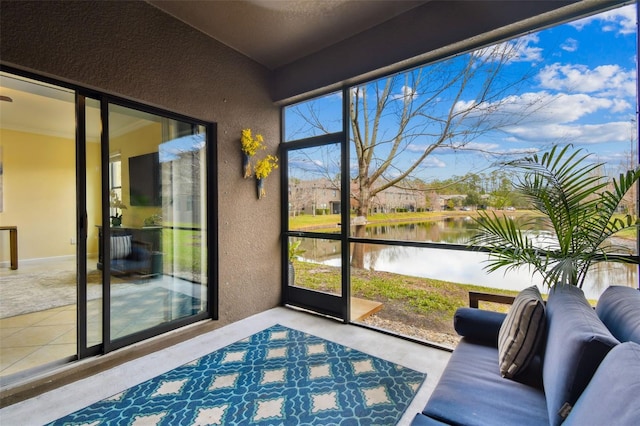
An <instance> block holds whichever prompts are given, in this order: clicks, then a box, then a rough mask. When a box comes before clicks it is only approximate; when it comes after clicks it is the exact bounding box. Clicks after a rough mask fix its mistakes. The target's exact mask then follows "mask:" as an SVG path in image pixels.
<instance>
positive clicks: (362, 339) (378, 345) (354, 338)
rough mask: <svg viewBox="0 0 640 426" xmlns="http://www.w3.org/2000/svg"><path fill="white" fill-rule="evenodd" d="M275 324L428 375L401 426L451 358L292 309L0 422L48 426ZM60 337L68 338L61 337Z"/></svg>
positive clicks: (0, 415) (131, 365)
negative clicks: (56, 420) (51, 422)
mask: <svg viewBox="0 0 640 426" xmlns="http://www.w3.org/2000/svg"><path fill="white" fill-rule="evenodd" d="M63 312H64V311H61V312H60V313H61V314H62V313H63ZM274 324H282V325H284V326H287V327H291V328H295V329H297V330H301V331H304V332H307V333H311V334H314V335H316V336H319V337H322V338H325V339H327V340H332V341H334V342H337V343H340V344H343V345H345V346H349V347H352V348H354V349H357V350H360V351H362V352H366V353H369V354H371V355H374V356H378V357H380V358H383V359H386V360H388V361H391V362H395V363H397V364H400V365H404V366H406V367H409V368H413V369H415V370H418V371H422V372H425V373H427V379H426V381H425V383H424V384H423V386H422V387H421V388H420V390H419V391H418V394H417V395H416V397H415V399H414V401H413V402H412V404H411V405H410V406H409V408H408V409H407V412H406V413H405V415H404V416H403V418H402V420H401V421H400V423H399V424H400V425H408V424H409V423H410V422H411V419H412V418H413V416H414V415H415V413H417V412H419V411H421V409H422V407H423V406H424V404H425V403H426V401H427V399H428V398H429V395H430V394H431V392H432V391H433V389H434V387H435V385H436V383H437V381H438V380H439V378H440V375H441V374H442V371H443V369H444V367H445V365H446V363H447V361H448V360H449V356H450V354H449V353H448V352H446V351H442V350H438V349H434V348H430V347H427V346H424V345H420V344H418V343H414V342H409V341H406V340H403V339H399V338H396V337H392V336H388V335H385V334H382V333H379V332H375V331H373V330H368V329H365V328H362V327H357V326H353V325H344V324H342V323H340V322H337V321H334V320H330V319H326V318H322V317H319V316H315V315H311V314H308V313H304V312H299V311H296V310H293V309H289V308H274V309H271V310H269V311H266V312H263V313H260V314H257V315H254V316H252V317H249V318H247V319H244V320H242V321H239V322H236V323H233V324H230V325H227V326H225V327H222V328H220V329H218V330H215V331H213V332H210V333H207V334H204V335H201V336H198V337H197V338H194V339H191V340H189V341H187V342H184V343H181V344H178V345H175V346H172V347H170V348H168V349H165V350H163V351H158V352H155V353H153V354H150V355H148V356H145V357H142V358H139V359H137V360H134V361H130V362H128V363H125V364H123V365H120V366H118V367H115V368H113V369H111V370H107V371H104V372H102V373H98V374H96V375H94V376H92V377H90V378H87V379H84V380H80V381H78V382H74V383H72V384H69V385H66V386H63V387H61V388H58V389H56V390H53V391H50V392H47V393H45V394H42V395H40V396H38V397H35V398H32V399H29V400H27V401H23V402H20V403H17V404H14V405H11V406H9V407H6V408H4V409H2V410H0V422H1V423H2V425H3V426H13V425H21V426H24V425H26V426H31V425H42V424H45V423H47V422H50V421H53V420H55V419H57V418H59V417H62V416H64V415H66V414H69V413H71V412H73V411H76V410H78V409H80V408H83V407H85V406H87V405H89V404H92V403H94V402H97V401H99V400H101V399H104V398H107V397H109V396H111V395H114V394H116V393H118V392H121V391H122V390H124V389H126V388H128V387H131V386H133V385H135V384H138V383H140V382H143V381H145V380H148V379H150V378H152V377H155V376H157V375H159V374H161V373H164V372H166V371H169V370H171V369H173V368H176V367H178V366H180V365H182V364H184V363H186V362H189V361H192V360H194V359H196V358H199V357H201V356H203V355H206V354H207V353H209V352H212V351H214V350H216V349H218V348H221V347H224V346H226V345H228V344H230V343H233V342H235V341H237V340H239V339H242V338H244V337H247V336H249V335H251V334H253V333H256V332H258V331H260V330H262V329H264V328H266V327H269V326H271V325H274ZM63 334H64V333H63ZM59 337H60V338H61V339H62V340H64V339H63V335H60V336H59Z"/></svg>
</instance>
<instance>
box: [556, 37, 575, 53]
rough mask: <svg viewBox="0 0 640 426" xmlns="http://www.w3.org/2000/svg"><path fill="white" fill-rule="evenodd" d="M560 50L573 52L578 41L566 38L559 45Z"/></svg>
mask: <svg viewBox="0 0 640 426" xmlns="http://www.w3.org/2000/svg"><path fill="white" fill-rule="evenodd" d="M560 49H562V50H566V51H567V52H575V51H576V50H578V40H576V39H575V38H568V39H566V40H565V41H564V43H562V44H561V45H560Z"/></svg>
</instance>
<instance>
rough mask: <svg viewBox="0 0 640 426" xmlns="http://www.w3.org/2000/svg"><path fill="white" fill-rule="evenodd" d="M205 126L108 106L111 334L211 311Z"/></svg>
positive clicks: (104, 261)
mask: <svg viewBox="0 0 640 426" xmlns="http://www.w3.org/2000/svg"><path fill="white" fill-rule="evenodd" d="M205 142H206V132H205V129H204V128H203V127H202V126H195V125H192V124H190V123H184V122H180V121H176V120H172V119H168V118H165V117H161V116H158V115H154V114H150V113H146V112H141V111H138V110H134V109H130V108H125V107H122V106H117V105H110V106H109V156H110V160H109V179H108V180H109V192H110V193H109V200H110V206H109V207H110V211H109V215H110V220H109V224H110V227H109V229H108V230H106V232H105V230H101V232H100V235H99V239H102V238H105V237H107V236H108V238H109V242H108V247H109V250H108V251H105V253H103V254H102V255H101V256H100V258H99V261H98V263H99V265H102V267H103V268H104V270H107V269H108V270H109V290H110V316H109V317H110V328H109V332H110V339H111V340H116V339H119V338H123V337H126V336H129V335H132V334H135V333H141V332H145V331H146V330H149V329H152V328H154V327H158V326H160V325H162V324H166V323H169V322H172V321H176V320H178V319H182V318H186V317H190V316H193V315H196V314H199V313H203V312H205V311H206V306H207V291H206V289H207V279H206V274H207V262H206V258H207V253H206V241H207V230H206V226H205V224H206V192H205V188H206V184H205V182H206V167H205V159H206V150H205V147H206V143H205Z"/></svg>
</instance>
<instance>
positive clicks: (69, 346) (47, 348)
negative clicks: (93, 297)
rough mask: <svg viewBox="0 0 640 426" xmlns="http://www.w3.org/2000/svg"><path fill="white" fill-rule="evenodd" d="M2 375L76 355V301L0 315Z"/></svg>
mask: <svg viewBox="0 0 640 426" xmlns="http://www.w3.org/2000/svg"><path fill="white" fill-rule="evenodd" d="M0 341H1V343H0V377H6V376H9V375H12V374H15V373H18V372H21V371H24V370H27V369H30V368H33V367H39V366H42V365H44V364H47V363H50V362H53V361H56V360H61V359H64V358H67V357H71V356H74V355H75V353H76V305H69V306H62V307H59V308H54V309H48V310H45V311H40V312H34V313H31V314H25V315H18V316H14V317H10V318H3V319H0Z"/></svg>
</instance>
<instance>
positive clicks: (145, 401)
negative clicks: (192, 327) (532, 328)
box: [50, 325, 426, 425]
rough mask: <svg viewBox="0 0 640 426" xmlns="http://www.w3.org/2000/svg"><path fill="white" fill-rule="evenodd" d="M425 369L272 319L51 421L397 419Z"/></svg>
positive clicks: (196, 422) (389, 422)
mask: <svg viewBox="0 0 640 426" xmlns="http://www.w3.org/2000/svg"><path fill="white" fill-rule="evenodd" d="M425 378H426V375H425V374H424V373H420V372H417V371H415V370H412V369H409V368H405V367H402V366H400V365H397V364H394V363H391V362H388V361H385V360H383V359H380V358H376V357H373V356H370V355H367V354H365V353H363V352H360V351H357V350H354V349H350V348H348V347H345V346H342V345H340V344H337V343H333V342H330V341H327V340H324V339H322V338H319V337H316V336H313V335H310V334H307V333H303V332H300V331H297V330H293V329H290V328H287V327H284V326H281V325H275V326H273V327H270V328H268V329H266V330H263V331H261V332H258V333H256V334H254V335H252V336H249V337H247V338H246V339H243V340H240V341H238V342H236V343H233V344H231V345H229V346H227V347H224V348H222V349H219V350H217V351H215V352H212V353H210V354H208V355H206V356H204V357H202V358H199V359H197V360H195V361H193V362H190V363H188V364H185V365H183V366H181V367H178V368H176V369H174V370H171V371H169V372H167V373H164V374H162V375H160V376H158V377H155V378H153V379H151V380H148V381H146V382H144V383H141V384H140V385H137V386H134V387H132V388H129V389H127V390H126V391H124V392H121V393H119V394H117V395H114V396H112V397H110V398H107V399H105V400H102V401H100V402H97V403H95V404H93V405H91V406H89V407H86V408H84V409H82V410H79V411H77V412H75V413H72V414H70V415H68V416H65V417H63V418H61V419H59V420H56V421H55V422H53V423H50V424H52V425H80V424H83V425H89V424H90V425H143V424H144V425H254V424H256V425H303V424H304V425H395V424H396V423H397V422H398V421H399V419H400V418H401V417H402V415H403V413H404V411H405V410H406V408H407V407H408V406H409V404H410V403H411V400H412V399H413V397H414V396H415V393H416V392H417V391H418V388H419V387H420V385H421V384H422V383H423V381H424V379H425Z"/></svg>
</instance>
